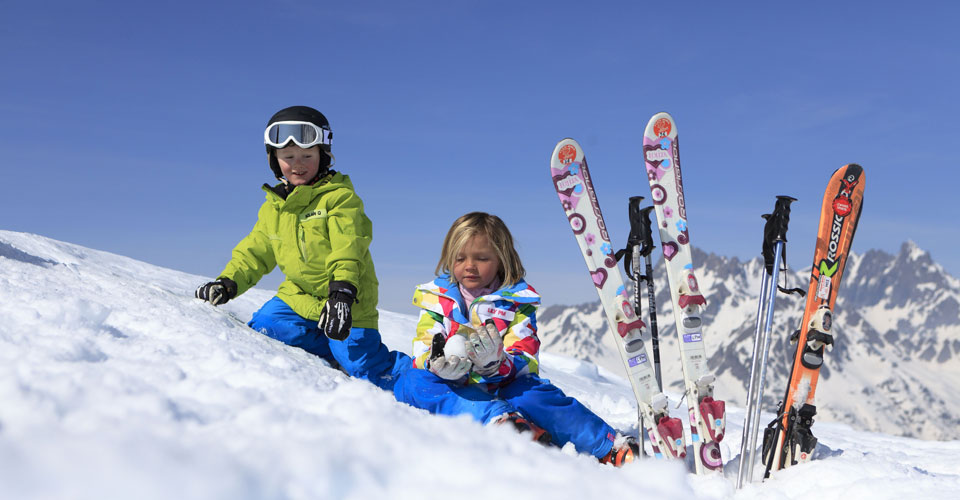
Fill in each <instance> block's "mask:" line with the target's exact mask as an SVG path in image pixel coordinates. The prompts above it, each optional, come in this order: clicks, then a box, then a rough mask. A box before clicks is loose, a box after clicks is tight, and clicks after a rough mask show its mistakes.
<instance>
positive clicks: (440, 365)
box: [427, 356, 473, 380]
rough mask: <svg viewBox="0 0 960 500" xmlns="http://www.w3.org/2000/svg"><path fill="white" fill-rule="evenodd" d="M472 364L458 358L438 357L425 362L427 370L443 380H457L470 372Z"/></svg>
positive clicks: (467, 360)
mask: <svg viewBox="0 0 960 500" xmlns="http://www.w3.org/2000/svg"><path fill="white" fill-rule="evenodd" d="M472 366H473V363H471V362H470V360H469V359H467V358H461V357H460V356H438V357H436V358H433V359H430V360H428V361H427V369H428V370H430V371H431V372H433V374H434V375H436V376H438V377H440V378H442V379H444V380H457V379H459V378H461V377H463V376H464V375H466V374H467V373H469V372H470V368H471V367H472Z"/></svg>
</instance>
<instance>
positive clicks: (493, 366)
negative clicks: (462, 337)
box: [466, 320, 506, 377]
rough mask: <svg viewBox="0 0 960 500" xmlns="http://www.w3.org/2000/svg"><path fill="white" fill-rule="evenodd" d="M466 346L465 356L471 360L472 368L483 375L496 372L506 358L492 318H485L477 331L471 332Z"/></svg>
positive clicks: (501, 339) (501, 340) (487, 375)
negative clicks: (485, 320)
mask: <svg viewBox="0 0 960 500" xmlns="http://www.w3.org/2000/svg"><path fill="white" fill-rule="evenodd" d="M466 347H467V357H468V358H470V361H472V362H473V366H474V369H475V370H476V372H477V373H479V374H480V375H483V376H484V377H489V376H490V375H493V374H495V373H497V371H499V370H500V364H501V363H503V360H504V358H506V353H504V352H503V338H501V337H500V332H499V331H498V330H497V326H496V325H495V324H494V323H493V320H487V322H486V323H485V324H484V325H483V326H481V327H480V329H479V330H478V331H476V332H473V333H471V334H470V337H469V338H468V339H467V346H466Z"/></svg>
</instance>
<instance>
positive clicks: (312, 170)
mask: <svg viewBox="0 0 960 500" xmlns="http://www.w3.org/2000/svg"><path fill="white" fill-rule="evenodd" d="M321 154H323V153H321V152H320V146H313V147H312V148H310V149H303V148H301V147H300V146H297V145H296V144H291V145H289V146H287V147H285V148H283V149H278V150H277V163H279V164H280V172H282V173H283V176H284V177H285V178H286V179H287V182H288V183H290V184H291V185H294V186H300V185H302V184H306V183H308V182H310V181H312V180H313V178H314V177H316V176H317V172H319V171H320V155H321Z"/></svg>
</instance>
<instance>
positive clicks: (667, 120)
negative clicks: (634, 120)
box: [644, 111, 677, 138]
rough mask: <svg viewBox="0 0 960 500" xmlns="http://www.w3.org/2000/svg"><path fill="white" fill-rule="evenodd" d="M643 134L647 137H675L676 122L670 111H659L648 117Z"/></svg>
mask: <svg viewBox="0 0 960 500" xmlns="http://www.w3.org/2000/svg"><path fill="white" fill-rule="evenodd" d="M644 136H646V137H649V138H657V137H676V136H677V122H676V121H674V119H673V117H672V116H670V113H667V112H666V111H661V112H659V113H657V114H655V115H653V116H652V117H650V121H648V122H647V128H646V129H645V130H644Z"/></svg>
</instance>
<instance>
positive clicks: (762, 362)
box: [737, 196, 796, 488]
mask: <svg viewBox="0 0 960 500" xmlns="http://www.w3.org/2000/svg"><path fill="white" fill-rule="evenodd" d="M794 201H796V198H792V197H790V196H777V201H776V205H775V206H774V210H773V213H772V214H769V215H764V216H763V218H764V219H765V220H766V223H765V224H764V226H763V245H762V253H763V260H764V269H763V270H762V271H761V272H762V276H763V279H762V282H761V287H760V302H759V305H758V307H757V329H756V332H755V333H754V339H753V359H752V360H751V365H750V382H749V384H748V386H747V405H746V406H747V409H746V411H747V415H746V421H745V422H744V428H743V439H742V441H741V445H740V468H739V470H738V474H737V488H740V487H741V486H742V485H743V483H744V482H751V481H752V480H753V467H754V463H755V461H756V460H755V456H754V455H755V452H756V446H757V433H758V432H759V427H760V405H761V403H762V402H763V383H764V379H765V377H766V369H767V357H768V353H769V350H770V330H771V328H772V327H773V310H774V304H775V300H776V295H777V276H778V274H779V272H780V262H781V260H782V259H783V256H784V252H785V246H786V241H787V226H788V224H789V221H790V204H791V203H792V202H794Z"/></svg>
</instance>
